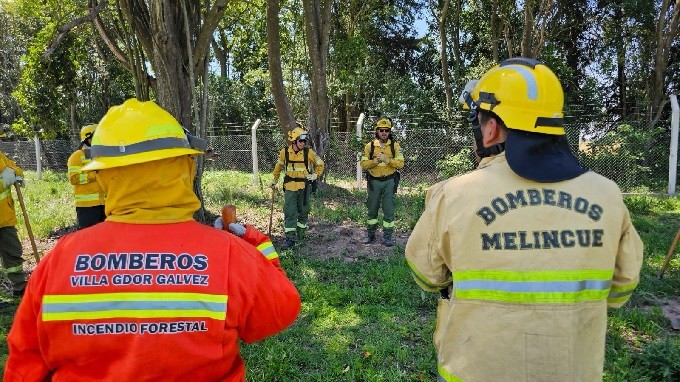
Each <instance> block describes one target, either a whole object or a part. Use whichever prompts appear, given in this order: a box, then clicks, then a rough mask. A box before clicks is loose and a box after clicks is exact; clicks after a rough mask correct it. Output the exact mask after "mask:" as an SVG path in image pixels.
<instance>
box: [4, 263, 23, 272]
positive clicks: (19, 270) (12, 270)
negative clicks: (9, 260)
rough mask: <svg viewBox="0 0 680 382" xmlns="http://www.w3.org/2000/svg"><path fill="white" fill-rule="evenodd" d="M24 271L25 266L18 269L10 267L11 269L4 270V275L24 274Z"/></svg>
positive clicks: (18, 266) (17, 267)
mask: <svg viewBox="0 0 680 382" xmlns="http://www.w3.org/2000/svg"><path fill="white" fill-rule="evenodd" d="M23 271H24V266H23V265H21V264H20V265H17V266H16V267H10V268H5V269H3V270H2V273H4V274H9V273H23Z"/></svg>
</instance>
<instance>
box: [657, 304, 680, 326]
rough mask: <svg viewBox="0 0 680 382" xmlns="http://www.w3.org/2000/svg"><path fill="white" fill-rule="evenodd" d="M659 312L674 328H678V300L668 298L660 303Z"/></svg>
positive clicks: (679, 309) (679, 307)
mask: <svg viewBox="0 0 680 382" xmlns="http://www.w3.org/2000/svg"><path fill="white" fill-rule="evenodd" d="M661 312H663V315H664V316H665V317H666V318H668V320H669V321H670V322H671V326H672V327H673V329H675V330H680V300H668V301H665V302H663V303H662V304H661Z"/></svg>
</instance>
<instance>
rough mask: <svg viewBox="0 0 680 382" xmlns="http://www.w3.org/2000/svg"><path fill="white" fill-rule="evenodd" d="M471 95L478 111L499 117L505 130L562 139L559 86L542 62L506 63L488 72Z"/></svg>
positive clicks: (562, 100) (527, 60) (518, 61)
mask: <svg viewBox="0 0 680 382" xmlns="http://www.w3.org/2000/svg"><path fill="white" fill-rule="evenodd" d="M470 95H471V97H472V101H473V102H474V103H475V105H476V106H477V108H479V109H482V110H488V111H490V112H493V113H494V114H496V115H497V116H499V117H500V118H501V119H502V120H503V122H504V123H505V125H506V126H507V128H508V129H514V130H524V131H528V132H532V133H540V134H550V135H564V126H563V118H564V114H563V112H562V108H563V106H564V92H563V91H562V85H561V84H560V81H559V79H558V78H557V76H556V75H555V73H553V72H552V70H550V68H548V67H547V66H546V65H545V64H543V63H542V62H541V61H538V60H534V59H530V58H521V57H518V58H511V59H508V60H505V61H503V62H502V63H501V64H500V65H497V66H495V67H493V68H492V69H490V70H489V71H487V72H486V73H485V74H484V75H483V76H482V78H480V79H479V81H478V82H477V83H476V85H475V87H474V89H473V90H472V92H471V93H470ZM464 107H465V108H469V105H467V104H466V105H464Z"/></svg>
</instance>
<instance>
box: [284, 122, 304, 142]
mask: <svg viewBox="0 0 680 382" xmlns="http://www.w3.org/2000/svg"><path fill="white" fill-rule="evenodd" d="M296 139H303V140H306V139H307V130H305V129H303V128H301V127H299V126H298V127H296V128H294V129H293V130H291V131H289V132H288V140H289V141H290V142H293V141H295V140H296Z"/></svg>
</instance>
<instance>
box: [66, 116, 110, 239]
mask: <svg viewBox="0 0 680 382" xmlns="http://www.w3.org/2000/svg"><path fill="white" fill-rule="evenodd" d="M96 128H97V125H87V126H83V128H82V129H80V141H81V142H80V147H79V148H78V150H76V151H75V152H74V153H73V154H71V156H70V157H69V158H68V180H69V182H70V183H71V184H72V185H73V193H74V194H75V200H76V217H77V219H78V228H79V229H83V228H87V227H90V226H93V225H95V224H97V223H101V222H103V221H104V220H106V213H105V212H104V200H105V195H104V191H103V190H102V187H101V186H100V185H99V182H97V173H96V172H95V171H83V170H82V168H83V166H85V165H87V164H88V163H90V162H91V159H89V158H87V157H86V155H85V149H89V148H90V146H91V144H92V135H93V134H94V130H95V129H96Z"/></svg>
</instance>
